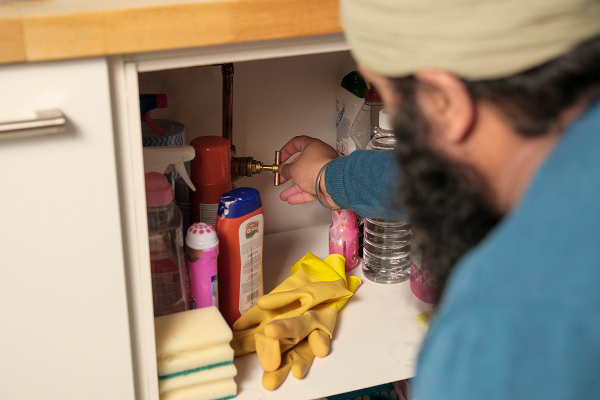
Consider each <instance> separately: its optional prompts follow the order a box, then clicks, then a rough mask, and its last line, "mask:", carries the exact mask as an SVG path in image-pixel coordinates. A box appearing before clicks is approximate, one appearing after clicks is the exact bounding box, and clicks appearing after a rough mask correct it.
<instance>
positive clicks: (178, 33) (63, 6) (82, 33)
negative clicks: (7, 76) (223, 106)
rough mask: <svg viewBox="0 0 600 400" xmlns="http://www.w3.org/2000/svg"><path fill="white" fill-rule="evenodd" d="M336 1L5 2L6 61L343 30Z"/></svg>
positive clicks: (1, 60)
mask: <svg viewBox="0 0 600 400" xmlns="http://www.w3.org/2000/svg"><path fill="white" fill-rule="evenodd" d="M338 4H339V3H338V0H221V1H216V0H96V1H91V0H20V1H19V0H17V1H6V0H0V64H5V63H14V62H29V61H44V60H57V59H68V58H78V57H90V56H102V55H113V54H125V53H140V52H146V51H156V50H168V49H178V48H189V47H197V46H208V45H216V44H225V43H238V42H248V41H256V40H268V39H281V38H290V37H297V36H308V35H319V34H327V33H338V32H341V31H342V29H341V26H340V22H339V16H338V7H339V5H338Z"/></svg>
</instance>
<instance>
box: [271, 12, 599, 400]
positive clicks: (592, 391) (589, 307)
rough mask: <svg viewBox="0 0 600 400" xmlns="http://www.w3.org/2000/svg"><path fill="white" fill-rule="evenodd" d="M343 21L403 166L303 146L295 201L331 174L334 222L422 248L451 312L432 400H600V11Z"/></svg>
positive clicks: (292, 190)
mask: <svg viewBox="0 0 600 400" xmlns="http://www.w3.org/2000/svg"><path fill="white" fill-rule="evenodd" d="M342 18H343V23H344V27H345V31H346V35H347V39H348V41H349V43H350V45H351V47H352V51H353V55H354V57H355V58H356V60H357V62H358V64H359V68H360V70H361V72H362V73H363V75H364V76H365V78H366V79H367V80H368V81H370V82H372V83H373V84H374V85H375V86H376V87H377V88H378V89H379V91H380V93H381V94H382V97H383V99H384V101H385V103H386V108H387V110H388V112H389V114H390V115H391V117H392V118H393V120H394V121H395V134H396V135H397V138H398V148H397V150H396V152H395V155H394V154H392V152H369V151H357V152H355V153H353V154H351V155H350V156H348V157H344V158H337V154H336V152H335V150H333V149H332V148H331V147H329V146H327V145H326V144H324V143H323V142H321V141H318V140H316V139H311V138H308V137H297V138H294V139H292V140H291V141H290V142H289V143H288V144H286V145H285V146H284V147H283V149H282V150H283V152H282V158H283V160H284V161H286V160H287V159H289V158H290V157H291V156H292V155H293V154H295V153H300V155H299V156H298V157H297V158H296V159H295V160H294V161H293V162H292V163H288V164H286V165H284V166H283V168H282V175H283V176H284V177H285V178H287V179H291V180H293V181H294V185H293V186H290V187H289V188H287V189H286V190H284V191H283V192H282V193H281V198H282V200H284V201H288V202H289V203H290V204H299V203H303V202H307V201H313V200H315V199H316V197H315V183H316V181H317V176H318V174H319V171H321V170H322V169H323V168H325V173H324V174H323V176H322V178H321V181H320V184H319V191H320V193H321V196H322V197H323V199H324V201H325V202H326V203H327V204H328V205H329V206H331V207H341V208H351V209H354V210H356V211H357V212H358V213H359V214H361V215H363V216H367V217H388V218H396V219H402V218H405V217H406V216H407V217H408V218H409V219H410V221H411V222H413V223H414V224H415V226H417V227H418V229H420V230H422V231H423V233H424V235H425V237H426V247H427V249H428V256H429V257H430V264H429V265H431V266H432V267H435V270H434V272H435V273H436V274H437V275H438V276H439V278H440V280H441V281H442V283H443V297H442V301H441V304H440V307H439V309H438V312H437V316H436V319H435V322H434V324H433V326H432V328H431V330H430V332H429V334H428V336H427V338H426V340H425V342H424V344H423V347H422V351H421V354H420V357H419V364H418V368H417V377H416V383H415V397H416V398H417V399H418V400H429V399H435V400H439V399H461V400H465V399H559V398H560V399H565V398H569V399H590V398H600V379H599V378H598V375H599V374H600V200H598V199H599V198H600V102H599V101H598V100H597V99H598V94H599V92H598V91H599V88H600V2H598V1H586V0H543V1H534V0H520V1H516V0H493V1H486V2H483V1H466V0H449V1H444V2H440V1H431V0H412V1H409V0H405V1H400V0H346V1H343V2H342ZM398 183H399V188H398V191H397V188H396V186H397V185H398ZM398 334H401V332H399V333H398Z"/></svg>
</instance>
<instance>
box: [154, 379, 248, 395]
mask: <svg viewBox="0 0 600 400" xmlns="http://www.w3.org/2000/svg"><path fill="white" fill-rule="evenodd" d="M236 392H237V386H236V384H235V381H234V380H233V378H227V379H221V380H219V381H213V382H207V383H204V384H200V385H191V386H184V387H181V388H179V389H173V390H169V391H168V392H165V393H161V394H160V399H161V400H228V399H233V398H235V395H236Z"/></svg>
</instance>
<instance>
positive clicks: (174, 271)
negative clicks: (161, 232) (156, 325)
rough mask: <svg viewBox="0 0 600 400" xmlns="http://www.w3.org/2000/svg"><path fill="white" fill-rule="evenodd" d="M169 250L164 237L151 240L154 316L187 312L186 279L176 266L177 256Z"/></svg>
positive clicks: (155, 237)
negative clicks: (183, 289)
mask: <svg viewBox="0 0 600 400" xmlns="http://www.w3.org/2000/svg"><path fill="white" fill-rule="evenodd" d="M172 253H173V252H172V251H170V249H168V248H167V246H166V243H165V241H164V240H163V238H162V236H154V237H151V238H150V270H151V273H152V298H153V304H154V316H155V317H159V316H161V315H167V314H172V313H175V312H178V311H184V310H185V304H184V301H185V295H184V294H183V293H182V283H183V284H185V283H184V282H185V277H183V279H182V277H181V272H180V269H179V267H178V265H177V264H176V261H174V260H177V255H175V254H172Z"/></svg>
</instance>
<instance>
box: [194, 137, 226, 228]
mask: <svg viewBox="0 0 600 400" xmlns="http://www.w3.org/2000/svg"><path fill="white" fill-rule="evenodd" d="M190 145H191V146H192V147H193V148H194V150H195V151H196V157H195V158H194V159H193V160H192V161H191V164H190V173H191V179H192V183H193V184H194V185H195V186H196V189H197V190H196V191H195V192H192V222H206V223H207V224H211V225H212V226H215V223H216V220H217V210H218V207H219V199H220V198H221V195H222V194H223V193H225V192H228V191H230V190H231V153H230V149H229V140H227V139H225V138H222V137H220V136H200V137H197V138H195V139H194V140H192V141H191V143H190Z"/></svg>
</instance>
